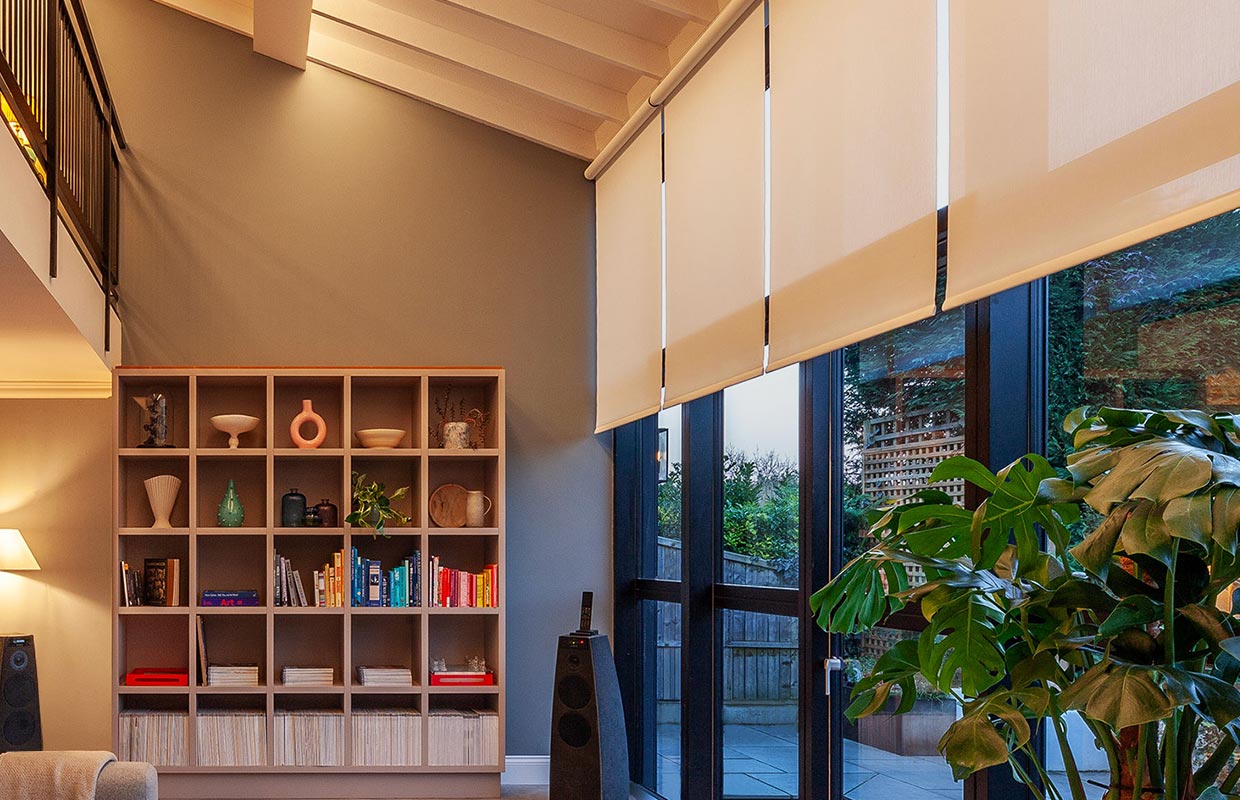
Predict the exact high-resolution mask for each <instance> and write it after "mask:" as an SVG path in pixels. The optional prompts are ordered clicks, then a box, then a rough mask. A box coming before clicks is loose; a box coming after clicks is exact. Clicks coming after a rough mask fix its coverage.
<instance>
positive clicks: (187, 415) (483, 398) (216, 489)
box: [113, 367, 507, 798]
mask: <svg viewBox="0 0 1240 800" xmlns="http://www.w3.org/2000/svg"><path fill="white" fill-rule="evenodd" d="M449 390H450V391H451V393H452V398H453V403H457V402H460V401H463V402H465V403H466V404H467V407H468V408H478V409H481V410H482V411H484V412H486V414H487V415H488V423H487V426H486V430H485V432H484V433H483V439H482V442H481V443H482V444H483V445H485V446H484V447H482V448H479V449H471V450H445V449H443V448H440V447H438V439H437V435H436V431H437V428H438V418H437V415H436V411H435V407H436V400H438V399H442V398H443V396H444V395H445V393H446V392H448V391H449ZM152 392H160V393H163V394H164V395H165V397H166V398H167V399H168V404H169V405H168V407H169V418H170V428H169V441H170V442H171V443H172V444H173V445H174V447H171V448H161V449H155V448H139V447H136V446H135V445H136V444H137V443H138V442H140V441H142V437H143V434H142V433H141V425H142V422H143V420H142V411H141V409H140V408H139V407H138V405H137V404H136V403H134V402H132V400H131V398H132V397H135V396H143V395H147V394H150V393H152ZM113 396H114V397H115V398H116V400H115V401H114V402H115V415H114V417H115V422H114V440H115V445H116V449H115V456H116V458H115V461H114V477H115V480H114V485H115V496H114V506H113V530H114V536H113V560H114V563H119V561H120V560H126V561H128V562H129V563H130V564H131V569H136V570H137V571H138V572H139V573H141V571H142V565H143V562H144V560H145V559H149V558H153V559H161V558H177V559H180V560H181V569H180V575H181V578H180V580H181V584H180V587H179V589H180V601H181V605H179V606H172V607H163V606H132V607H127V606H124V605H123V603H122V601H123V596H122V594H121V592H120V586H119V584H120V581H119V580H117V581H116V582H115V584H116V585H115V586H114V598H113V603H114V614H113V637H114V652H115V657H114V676H113V677H114V679H115V686H116V689H115V692H114V693H113V713H114V717H113V719H114V737H113V738H114V742H113V743H114V745H116V744H117V743H118V742H119V741H120V736H121V727H122V724H125V725H128V724H130V723H129V722H124V723H123V720H132V719H133V715H135V714H136V715H144V714H150V715H153V716H152V720H153V722H152V724H155V725H158V724H162V721H161V720H162V718H161V716H160V715H162V717H163V718H166V717H168V716H169V715H172V716H177V715H179V717H180V719H182V720H184V722H183V723H181V724H182V726H183V728H182V733H181V734H180V740H179V744H178V742H177V735H176V734H175V732H174V733H173V734H172V738H171V739H170V740H169V741H171V742H172V743H173V744H177V747H179V752H181V753H182V755H180V756H177V757H176V758H175V759H174V763H168V764H156V766H157V768H158V770H159V772H160V773H161V788H164V787H165V786H166V787H167V789H168V793H169V794H170V796H200V797H205V796H221V795H220V794H219V792H221V791H222V792H225V793H227V792H236V791H239V789H238V787H241V786H244V785H245V781H246V778H245V776H247V775H253V776H255V777H254V780H255V781H256V782H255V783H254V786H253V791H252V792H251V794H253V795H254V796H270V795H269V794H265V793H264V790H266V789H268V788H270V787H272V786H274V785H275V783H273V781H282V780H283V779H281V778H280V776H282V775H287V776H290V777H289V778H288V780H290V781H301V783H297V784H296V785H297V786H300V787H309V786H310V784H309V783H306V782H307V781H314V784H313V789H314V791H319V792H325V793H326V794H323V795H321V796H331V797H339V798H368V797H384V796H386V797H393V796H469V797H499V773H500V772H501V771H502V769H503V763H504V692H505V688H504V683H503V680H502V676H503V675H504V674H505V669H504V641H505V638H504V637H505V633H504V611H503V604H504V591H505V589H506V582H507V575H506V573H505V565H504V563H503V562H504V535H505V519H506V510H507V509H506V502H505V498H504V485H505V460H506V456H505V444H504V443H505V414H504V371H503V370H502V369H500V368H475V369H464V368H346V369H315V368H296V369H285V368H167V369H163V368H127V367H120V368H118V369H117V370H116V372H115V376H114V393H113ZM306 399H309V400H311V402H312V403H313V407H314V410H315V412H317V413H318V414H319V415H321V416H322V417H323V419H324V421H325V424H326V427H327V435H326V438H325V440H324V442H323V445H322V446H321V447H319V448H315V449H301V448H297V447H296V446H294V443H293V441H292V437H291V435H290V433H289V423H290V421H291V420H292V419H293V417H294V416H295V415H296V414H297V413H298V412H300V411H301V408H302V401H303V400H306ZM234 413H239V414H248V415H251V416H255V417H258V418H259V419H260V423H259V425H258V426H257V428H256V429H255V430H253V431H251V432H249V433H246V434H242V436H241V437H240V438H241V442H240V447H238V448H236V449H230V448H228V447H227V446H226V444H227V438H228V437H227V435H226V434H223V433H221V432H220V431H218V430H216V429H215V428H214V426H213V425H212V424H211V422H210V418H211V416H213V415H217V414H234ZM367 428H399V429H402V430H405V431H406V434H405V436H404V438H403V439H402V440H401V442H400V443H399V445H398V446H397V447H395V448H393V449H370V448H365V447H362V446H361V442H360V440H359V438H358V436H357V431H359V430H364V429H367ZM352 472H363V473H366V474H367V475H368V476H369V477H370V479H371V480H375V481H380V482H383V483H384V484H385V485H386V486H387V487H388V489H389V491H390V490H392V489H395V488H398V487H400V486H409V487H410V489H409V493H408V495H407V497H406V498H404V499H402V500H400V501H397V503H396V505H397V507H398V508H399V510H400V511H402V512H404V513H405V514H407V515H408V516H410V517H411V518H412V523H411V524H410V525H409V526H390V525H389V526H388V527H387V531H386V533H387V536H386V537H379V538H377V539H376V538H374V537H373V536H372V535H371V531H370V529H369V528H366V527H353V526H350V525H348V524H347V523H345V522H344V520H343V517H344V516H345V515H346V514H348V511H349V508H350V506H351V502H350V491H351V479H350V475H351V473H352ZM166 474H171V475H175V476H176V477H177V478H179V479H180V481H181V488H180V490H179V493H178V496H177V502H176V505H175V507H174V509H173V512H172V514H171V520H172V522H173V526H174V527H172V528H167V529H153V528H150V527H147V526H148V525H150V523H151V522H152V521H153V519H154V517H153V515H152V513H151V510H150V506H149V503H148V500H147V496H146V491H145V488H144V486H143V481H144V480H146V479H147V478H150V477H153V476H156V475H166ZM230 480H231V481H233V483H234V485H235V487H236V490H237V493H238V495H239V496H240V499H241V502H242V505H243V506H244V508H245V517H244V521H243V523H242V525H243V526H242V527H237V528H224V527H219V524H218V522H217V515H216V511H217V507H218V506H219V503H220V500H221V499H222V497H223V496H224V492H225V489H226V488H227V485H228V482H229V481H230ZM445 483H458V484H461V485H463V486H466V487H467V488H469V489H481V490H483V491H484V492H485V493H486V495H487V496H488V497H489V498H490V499H491V500H492V503H493V508H492V510H491V512H490V513H489V514H488V516H487V519H486V520H485V523H486V525H487V527H478V528H439V527H437V526H436V525H435V524H434V523H433V522H432V521H431V520H430V518H429V514H428V513H427V508H428V502H429V497H430V494H431V493H432V492H433V491H435V489H437V488H438V487H439V486H441V485H443V484H445ZM293 487H296V488H297V489H299V491H301V492H302V493H303V494H304V495H305V496H306V499H307V503H308V505H314V504H316V503H317V502H319V500H320V499H328V500H330V501H331V502H332V503H334V504H335V505H336V507H337V508H338V509H339V514H340V517H341V519H340V525H339V526H338V527H334V528H306V527H292V528H290V527H282V526H281V525H280V522H281V513H280V512H281V499H282V496H283V495H284V493H285V492H287V491H289V489H290V488H293ZM352 548H356V549H357V552H358V555H359V556H360V557H362V558H369V559H374V560H378V561H379V562H380V563H381V564H382V565H383V568H384V569H385V570H387V569H390V568H391V567H394V566H397V565H398V564H399V563H400V562H401V561H402V560H403V559H404V558H406V557H409V556H411V555H413V554H414V553H417V554H418V557H419V558H420V565H419V566H420V570H421V572H422V574H423V575H425V574H426V571H427V563H428V560H429V557H430V556H431V555H436V556H439V557H440V559H441V561H440V563H441V565H442V566H444V567H451V568H453V569H461V570H466V571H470V572H477V571H479V570H481V569H482V567H483V566H485V565H486V564H492V563H493V564H497V565H499V571H500V574H499V581H498V583H499V587H498V591H499V602H500V607H498V608H470V607H454V608H439V607H435V608H428V607H423V606H416V607H407V608H406V607H395V608H393V607H352V606H349V605H346V606H344V607H323V608H315V607H288V606H277V605H275V602H276V600H277V596H276V594H275V592H274V590H273V581H272V576H273V570H274V569H275V568H276V567H278V566H279V562H278V560H277V559H276V556H277V555H279V556H281V557H284V558H287V559H288V560H289V563H290V564H291V566H292V567H293V568H295V569H297V570H298V572H299V574H300V575H301V577H302V580H303V583H304V584H305V588H306V589H312V585H311V584H312V579H311V574H309V573H313V571H314V570H318V569H321V568H322V565H323V564H325V563H331V560H332V553H334V552H339V551H341V550H344V551H345V552H346V553H348V552H349V551H350V550H351V549H352ZM424 588H425V587H424ZM206 590H237V591H240V590H256V591H257V592H258V594H259V603H260V604H259V605H258V606H223V607H221V606H201V605H198V603H199V602H200V600H201V597H202V594H203V592H204V591H206ZM311 602H313V598H311ZM346 602H347V598H346ZM200 626H201V629H202V631H203V633H202V636H203V641H204V642H205V645H206V652H207V653H208V654H209V655H210V663H211V664H214V665H221V664H252V665H256V666H257V667H258V673H259V677H258V680H259V685H257V686H206V685H203V684H204V678H205V676H203V675H201V674H200V671H201V670H200V666H199V664H200V655H201V654H200V652H199V649H200V648H199V644H198V642H199V633H198V629H199V627H200ZM472 655H481V656H484V657H485V658H486V659H487V662H488V665H489V666H491V668H493V669H494V670H495V674H496V676H497V678H498V679H499V680H498V681H497V685H496V686H489V687H476V686H475V687H441V686H434V687H432V686H430V685H429V675H430V673H429V664H430V661H431V659H433V658H446V659H447V660H448V661H449V663H463V662H464V660H465V659H466V658H468V657H469V656H472ZM378 665H383V666H387V665H392V666H400V667H404V668H407V669H409V670H410V672H411V673H412V678H413V683H412V685H409V686H362V685H361V684H360V683H359V682H358V673H357V669H358V667H359V666H378ZM292 666H305V667H330V668H331V669H332V671H333V675H334V678H335V681H334V683H333V684H332V685H330V686H301V685H293V686H286V685H284V684H283V681H282V677H281V676H282V671H283V669H284V668H286V667H292ZM139 667H171V668H179V669H187V670H189V671H190V675H191V676H190V683H191V685H190V686H156V687H150V686H125V685H124V676H125V674H126V673H127V672H128V671H130V670H132V669H136V668H139ZM455 710H466V711H468V710H475V711H477V710H481V711H483V712H486V713H489V714H491V715H492V717H493V718H496V717H497V718H498V725H499V735H498V742H497V746H496V751H495V758H494V762H493V763H490V764H486V765H481V766H478V765H472V764H471V765H453V764H452V763H451V762H452V761H454V760H455V759H454V757H453V756H452V754H451V752H448V753H447V755H446V756H445V755H444V751H443V749H442V745H441V744H439V745H437V746H438V747H439V749H438V751H437V752H438V755H437V756H435V757H434V758H432V756H431V753H432V750H431V743H430V742H429V741H428V739H429V738H431V736H430V735H429V733H428V731H429V730H430V728H432V727H433V725H432V722H431V720H433V719H435V715H436V714H442V713H445V712H446V713H451V712H452V711H455ZM376 714H378V715H380V717H383V716H384V715H390V716H391V717H392V719H395V720H399V721H400V722H399V723H392V724H394V725H397V727H398V728H399V729H401V730H404V731H406V732H405V733H402V734H401V735H406V736H408V735H413V738H412V739H411V740H409V741H411V742H413V743H412V744H410V745H409V747H410V748H412V749H411V750H407V751H406V752H407V753H410V754H411V755H407V756H405V757H402V758H400V759H398V760H396V761H395V762H388V761H382V760H379V761H376V760H375V759H382V758H385V757H386V756H382V755H379V754H378V751H375V752H374V753H372V752H371V750H369V749H367V746H366V745H365V744H364V742H365V741H366V740H365V739H362V738H357V737H360V736H363V735H368V736H373V735H375V734H374V733H373V732H372V733H368V734H362V733H358V732H357V731H367V730H370V731H374V730H381V731H382V730H387V729H386V728H383V727H382V726H383V725H386V724H388V723H386V722H376V718H375V715H376ZM316 715H317V716H319V717H322V718H323V720H324V724H327V725H329V726H333V729H334V730H335V731H336V733H335V734H333V735H335V736H338V737H340V738H339V739H338V740H337V741H338V742H339V747H338V748H337V746H336V745H331V746H330V747H327V748H325V749H322V750H321V751H320V753H319V755H314V754H313V748H311V750H310V751H308V752H310V753H311V754H310V755H306V754H305V751H298V752H299V753H300V754H298V755H296V756H289V755H288V753H289V752H290V751H289V750H288V747H289V746H290V745H289V743H288V742H287V741H284V742H283V743H282V740H281V739H280V738H279V737H280V736H282V735H285V734H287V733H289V732H292V731H296V730H298V729H299V728H298V725H302V724H303V723H304V722H305V720H306V719H308V718H314V717H316ZM221 718H223V721H222V720H221ZM233 718H235V719H236V720H237V721H238V723H239V724H241V725H243V726H246V725H248V726H250V727H249V729H250V730H252V731H254V732H255V734H256V735H258V736H259V737H260V741H261V742H262V744H261V746H260V748H259V750H260V751H259V752H257V753H256V754H253V755H247V756H245V757H236V756H232V755H229V754H227V753H223V754H221V753H217V752H213V751H211V750H210V747H211V746H212V745H210V743H209V741H208V740H209V739H210V737H211V736H212V735H213V734H212V731H216V730H218V729H219V726H220V725H221V724H225V725H226V724H227V721H228V720H230V719H233ZM340 725H343V728H340V727H338V726H340ZM375 725H378V726H379V727H377V728H376V727H373V726H375ZM358 726H360V727H358ZM367 726H372V727H369V728H368V727H367ZM401 726H403V728H402V727H401ZM172 730H174V731H175V726H174V727H173V728H172ZM351 731H352V732H351ZM410 731H411V732H412V734H411V733H409V732H410ZM214 735H215V736H216V739H218V738H219V737H218V734H214ZM289 735H293V734H289ZM303 735H304V734H303ZM383 735H384V734H380V736H383ZM493 739H494V737H493ZM224 741H228V739H227V738H226V739H225V740H224ZM437 741H438V740H437ZM387 744H388V742H386V741H385V747H386V745H387ZM204 748H205V749H204ZM359 748H360V749H359ZM174 749H176V748H174ZM445 758H446V761H445ZM230 759H232V760H230ZM291 760H295V761H297V763H296V765H289V766H282V765H281V763H282V762H283V763H287V762H289V761H291ZM307 760H309V762H310V763H306V761H307ZM462 760H463V759H462ZM237 762H244V763H243V764H241V763H237ZM406 762H407V763H406ZM432 762H435V763H432ZM230 763H231V764H235V765H233V766H228V765H227V764H230ZM388 763H399V764H405V765H404V766H386V765H385V764H388ZM221 764H223V765H222V766H221ZM290 785H292V784H290ZM303 794H304V792H303Z"/></svg>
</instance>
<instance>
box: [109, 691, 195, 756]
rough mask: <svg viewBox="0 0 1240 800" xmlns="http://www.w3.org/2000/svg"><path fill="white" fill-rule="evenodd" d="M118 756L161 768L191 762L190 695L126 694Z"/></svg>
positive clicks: (122, 702) (121, 710)
mask: <svg viewBox="0 0 1240 800" xmlns="http://www.w3.org/2000/svg"><path fill="white" fill-rule="evenodd" d="M118 711H119V715H118V719H117V739H116V741H117V749H116V756H117V758H118V759H120V760H121V761H145V762H147V763H149V764H154V765H155V766H157V767H183V766H188V765H189V696H188V695H186V694H181V695H174V694H151V695H131V694H127V695H122V696H121V697H120V701H119V704H118Z"/></svg>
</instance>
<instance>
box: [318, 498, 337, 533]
mask: <svg viewBox="0 0 1240 800" xmlns="http://www.w3.org/2000/svg"><path fill="white" fill-rule="evenodd" d="M315 508H316V509H318V512H319V519H320V520H322V522H323V527H324V528H339V527H340V511H339V509H337V508H336V506H335V505H334V504H333V503H332V501H331V500H328V499H327V498H323V499H322V500H320V501H319V504H318V505H317V506H315Z"/></svg>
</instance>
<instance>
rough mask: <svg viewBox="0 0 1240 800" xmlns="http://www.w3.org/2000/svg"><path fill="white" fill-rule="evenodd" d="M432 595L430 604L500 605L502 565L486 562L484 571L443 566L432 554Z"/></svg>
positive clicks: (428, 603) (490, 606)
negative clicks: (500, 573)
mask: <svg viewBox="0 0 1240 800" xmlns="http://www.w3.org/2000/svg"><path fill="white" fill-rule="evenodd" d="M427 574H428V575H429V576H430V596H429V597H428V598H427V605H429V606H437V607H454V608H455V607H468V608H495V607H497V606H499V566H498V565H496V564H487V565H486V566H485V567H483V568H482V572H466V571H465V570H460V569H452V568H450V567H444V566H440V563H439V556H431V558H430V564H429V565H428V567H427Z"/></svg>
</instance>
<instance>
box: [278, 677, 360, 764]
mask: <svg viewBox="0 0 1240 800" xmlns="http://www.w3.org/2000/svg"><path fill="white" fill-rule="evenodd" d="M342 702H343V700H342V698H341V697H340V696H339V695H335V696H332V695H310V694H295V695H277V696H276V713H275V720H274V725H273V728H272V735H273V739H272V745H273V761H274V763H275V765H276V766H277V767H338V766H342V765H343V764H344V741H345V721H344V709H343V705H342Z"/></svg>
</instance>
